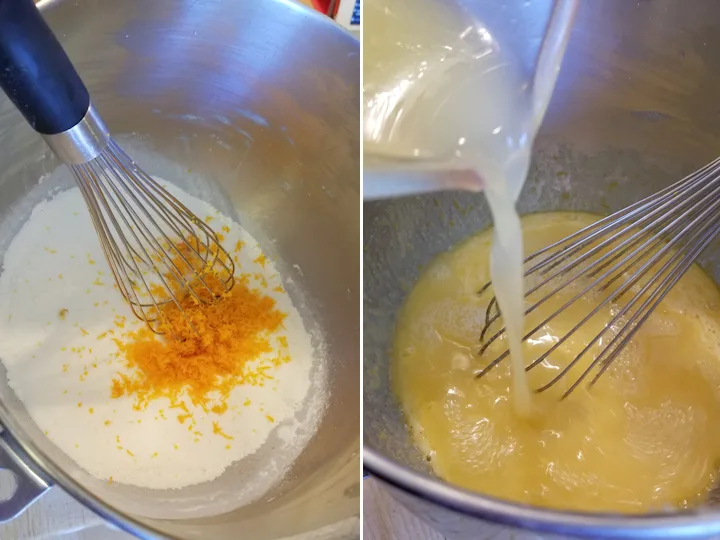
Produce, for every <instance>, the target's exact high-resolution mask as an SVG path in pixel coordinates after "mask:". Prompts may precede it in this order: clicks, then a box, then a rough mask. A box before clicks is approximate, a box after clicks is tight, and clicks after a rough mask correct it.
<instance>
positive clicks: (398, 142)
mask: <svg viewBox="0 0 720 540" xmlns="http://www.w3.org/2000/svg"><path fill="white" fill-rule="evenodd" d="M573 11H574V0H567V1H561V2H559V3H558V5H557V6H556V13H555V15H556V16H555V17H554V19H553V20H554V22H551V24H550V27H549V36H548V37H549V39H546V43H545V46H544V47H543V52H542V54H541V56H540V58H539V60H538V73H537V75H536V77H535V81H534V82H532V84H531V81H529V80H528V77H527V76H526V74H525V73H524V70H523V67H522V66H521V65H520V62H519V61H518V60H517V59H516V58H515V57H514V56H513V55H512V53H510V52H508V51H507V50H506V49H505V48H503V47H500V44H499V43H497V41H496V40H495V38H494V37H493V35H492V34H491V33H490V31H489V30H488V29H487V28H485V27H484V26H483V25H482V24H481V23H479V22H478V21H477V20H475V19H474V18H471V17H470V16H469V15H468V14H467V13H466V12H464V11H463V10H462V9H460V8H459V7H456V6H453V5H452V4H451V3H449V2H441V1H438V0H393V2H388V3H385V1H384V0H367V1H366V3H365V12H364V15H365V28H366V31H365V35H364V45H363V47H364V49H363V50H364V77H365V78H364V88H363V91H364V96H365V107H364V111H363V112H364V134H363V135H364V143H365V154H366V156H369V157H371V158H373V157H375V158H376V157H378V156H380V158H381V159H385V158H392V159H396V160H400V161H401V162H402V163H403V165H401V167H406V166H408V165H407V164H408V163H412V164H413V166H414V167H416V168H417V167H419V168H427V169H444V170H457V171H463V170H473V171H476V172H477V175H478V179H477V181H478V182H481V183H482V186H483V187H484V189H485V193H486V196H487V200H488V203H489V205H490V208H491V211H492V215H493V221H494V224H495V228H494V231H495V232H494V238H493V248H492V262H491V275H492V279H493V285H494V290H495V294H496V297H497V300H498V304H499V306H500V310H501V311H502V314H503V321H504V323H505V326H506V329H507V337H508V343H509V349H510V356H511V359H512V373H513V395H514V399H515V401H516V408H517V411H518V413H520V414H527V413H528V411H529V409H530V401H531V399H530V397H531V396H530V390H529V388H528V385H527V381H526V376H525V369H524V366H525V363H524V360H523V357H522V347H521V340H522V336H523V317H524V299H523V297H524V287H523V244H522V234H521V229H520V219H519V216H518V214H517V212H516V210H515V202H516V200H517V198H518V195H519V193H520V190H521V189H522V186H523V184H524V182H525V177H526V175H527V171H528V166H529V163H530V153H531V150H532V143H533V140H534V137H535V134H536V131H537V128H538V127H539V124H540V121H541V119H542V116H543V114H544V112H545V109H546V108H547V105H548V102H549V99H550V97H551V94H552V89H553V87H554V83H555V78H556V75H557V71H558V69H559V65H560V60H561V58H562V54H563V52H564V49H565V44H566V41H567V30H568V28H569V24H570V22H571V19H572V14H573ZM478 187H479V186H478ZM425 190H427V189H426V188H425V187H424V186H422V185H418V191H425ZM388 191H391V190H388ZM479 332H480V329H478V333H479Z"/></svg>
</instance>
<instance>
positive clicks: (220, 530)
mask: <svg viewBox="0 0 720 540" xmlns="http://www.w3.org/2000/svg"><path fill="white" fill-rule="evenodd" d="M40 6H41V9H42V10H43V12H44V15H45V17H46V19H47V21H48V23H49V24H50V26H51V27H52V28H53V30H54V31H55V32H56V33H57V35H58V37H59V38H60V40H61V42H62V43H63V45H64V46H65V48H66V50H67V52H68V55H69V56H70V58H71V59H72V60H73V62H74V63H75V65H76V67H77V69H78V71H79V73H80V75H81V76H82V77H83V79H84V80H85V82H86V84H87V86H88V88H89V90H90V93H91V95H92V97H93V103H94V104H95V106H96V108H97V109H98V110H99V112H100V113H101V115H102V116H103V118H104V119H105V121H106V122H107V124H108V126H109V127H110V129H111V131H112V132H113V133H114V134H116V135H118V139H119V140H120V141H121V142H124V143H125V144H126V145H127V150H128V151H129V153H130V154H131V155H132V156H133V158H135V159H136V160H137V161H138V163H139V164H140V165H141V166H142V167H144V168H145V169H146V170H147V171H148V172H149V173H150V174H156V175H159V176H162V177H164V178H166V179H167V180H170V181H176V182H177V183H179V184H180V185H181V186H182V187H184V188H185V189H186V190H188V191H190V192H191V193H194V194H197V195H200V196H201V197H202V198H205V199H206V200H208V201H209V202H211V203H212V204H214V205H215V206H216V207H217V208H219V209H220V210H222V211H224V212H226V213H229V214H231V215H234V216H236V217H238V218H239V220H240V222H241V223H242V224H243V226H244V227H245V228H246V229H248V230H249V232H250V233H251V234H253V235H254V236H255V237H256V238H257V239H258V240H259V241H260V242H261V244H262V245H263V248H264V250H265V251H266V253H268V255H269V256H270V257H271V258H272V259H274V260H276V261H277V262H278V267H279V269H280V271H281V272H282V274H283V275H284V276H286V278H287V279H288V287H289V292H290V294H291V296H293V298H294V301H295V303H296V305H298V306H299V309H300V311H301V314H302V316H303V318H304V320H305V322H306V325H308V326H309V327H310V329H311V331H312V333H313V335H314V336H316V338H317V339H316V345H317V346H318V347H322V349H323V351H324V354H325V356H326V387H327V389H328V398H327V407H326V411H325V412H324V413H323V417H322V419H321V422H320V427H319V429H318V431H317V433H316V434H315V436H314V437H313V438H312V439H311V440H310V442H309V444H308V445H307V447H306V448H305V450H304V451H303V452H302V453H301V454H300V456H299V457H298V458H297V460H296V461H295V462H294V464H293V465H292V467H291V469H290V471H289V472H288V473H287V474H286V475H285V477H284V480H283V481H282V482H280V484H279V485H276V486H275V487H273V488H271V490H270V491H269V492H267V493H265V494H264V495H262V496H260V498H259V499H257V500H256V501H255V502H253V503H251V504H249V505H246V506H243V507H242V508H240V509H233V508H234V506H233V501H232V498H233V497H232V494H233V493H234V492H236V491H238V490H240V489H242V487H243V485H244V478H245V477H244V476H243V474H244V473H243V471H247V470H249V468H250V467H255V468H261V467H263V464H264V463H265V462H264V461H263V460H264V459H265V457H266V454H267V453H272V451H273V448H271V447H269V446H268V447H264V448H263V449H262V451H260V452H258V453H256V454H255V455H254V456H252V457H250V458H247V460H243V461H241V462H240V463H239V464H236V465H234V466H233V467H231V468H230V469H229V470H228V471H226V473H225V474H223V475H222V476H221V477H220V478H218V479H217V480H214V481H212V482H209V483H206V484H201V485H199V486H192V487H190V488H186V489H184V490H179V491H178V492H173V493H169V492H152V490H143V489H135V488H129V487H127V486H117V487H113V486H108V484H107V483H105V482H100V481H98V480H96V479H94V478H92V477H90V476H89V475H88V474H87V473H85V472H84V471H83V470H82V469H80V468H79V467H78V466H77V465H75V464H74V463H73V462H72V461H71V460H70V459H69V458H68V457H67V456H66V455H64V454H63V453H62V452H61V451H59V450H58V449H57V448H56V447H55V446H54V445H53V444H52V443H51V442H50V441H49V440H48V439H47V438H46V437H45V436H44V435H43V434H42V433H40V431H39V429H38V428H37V427H36V426H35V425H34V423H32V421H31V420H30V419H29V416H28V414H27V412H26V411H25V410H24V408H23V406H22V404H21V403H20V401H19V400H18V399H17V398H16V396H15V395H14V393H13V392H12V390H11V389H10V388H9V387H8V386H7V383H6V381H5V376H4V375H3V373H2V372H0V420H1V421H2V424H3V426H4V427H5V428H6V430H7V431H6V434H5V436H7V434H8V433H9V435H10V442H11V445H12V446H13V447H14V448H15V450H16V451H17V452H19V453H20V454H21V455H22V459H24V460H26V461H27V462H28V463H29V464H30V466H31V468H33V469H34V470H36V471H37V472H38V474H39V475H41V476H43V477H45V478H47V479H48V480H50V481H51V482H57V483H58V484H60V485H61V486H62V487H63V488H64V489H66V490H67V491H68V492H69V493H71V494H72V495H73V496H75V497H76V498H78V499H79V500H80V501H81V502H83V503H84V504H87V505H88V506H89V507H90V508H92V509H93V510H95V511H96V512H98V513H99V514H101V515H102V516H104V517H106V518H108V519H110V520H112V521H114V522H115V523H116V524H117V525H118V526H120V527H122V528H124V529H126V530H128V531H131V532H134V533H136V534H139V535H144V536H146V537H148V538H149V537H155V536H158V537H159V536H168V537H173V538H188V539H190V538H237V537H238V536H239V535H241V536H242V537H243V538H248V539H268V540H269V539H276V538H288V537H293V538H315V537H316V535H319V536H320V537H322V538H354V537H356V536H357V515H358V513H359V418H360V411H359V402H360V396H359V353H358V350H359V294H360V291H359V223H360V216H359V214H360V210H359V111H358V103H359V92H360V86H359V43H358V42H357V40H356V39H355V38H353V37H352V36H351V35H350V34H349V33H347V32H345V31H344V30H342V29H341V28H340V27H338V26H336V25H335V24H334V23H332V22H331V21H330V20H328V19H327V18H325V17H323V16H321V15H320V14H317V13H314V12H312V11H311V10H309V9H306V8H304V7H302V6H300V5H299V4H296V3H294V2H292V1H291V0H270V1H267V2H236V1H230V0H187V1H184V0H153V1H152V2H146V1H144V0H123V1H122V2H116V1H113V0H93V1H90V0H80V1H77V2H70V1H63V0H55V1H47V2H41V3H40ZM57 167H58V162H57V160H56V159H55V158H54V157H53V156H52V155H51V154H50V152H49V151H48V150H47V148H46V147H45V146H44V143H43V141H42V140H41V139H40V137H39V136H38V135H37V134H35V133H34V132H32V130H31V129H30V128H29V127H28V126H27V125H25V123H24V121H23V120H22V118H21V117H20V115H19V114H18V113H17V112H16V111H15V110H14V109H13V108H12V106H11V105H10V104H9V102H8V101H7V100H6V99H5V98H4V96H3V98H2V99H0V225H1V227H0V228H2V229H3V230H4V231H5V232H6V233H7V232H10V233H12V232H13V231H14V230H15V231H16V230H17V229H18V228H19V227H20V226H21V225H22V222H23V221H24V220H25V219H26V218H27V210H28V209H29V208H30V206H28V205H32V204H33V203H35V202H38V201H40V200H42V199H44V198H47V197H48V196H49V194H50V193H52V192H53V191H54V190H56V189H63V188H66V187H69V186H71V185H72V183H71V181H70V180H69V175H67V174H63V173H62V172H60V173H58V172H56V168H57ZM41 178H42V182H40V179H41ZM8 240H9V238H8V237H4V238H2V239H0V247H1V248H2V249H4V248H5V247H6V246H7V241H8ZM2 249H0V261H1V257H2V254H1V252H2ZM0 371H1V370H0ZM15 443H17V444H15ZM200 506H204V507H205V509H208V508H210V509H212V513H213V514H218V513H222V515H215V516H213V517H208V516H205V515H204V514H207V513H208V512H207V511H205V510H203V511H202V512H196V511H195V510H197V508H199V507H200ZM172 507H175V509H176V510H178V511H177V512H176V514H177V515H176V517H178V518H188V519H173V520H168V519H157V515H164V514H166V513H167V511H168V509H170V508H172ZM231 510H232V511H231ZM143 516H144V517H143ZM153 516H155V517H153ZM191 517H192V518H193V519H189V518H191Z"/></svg>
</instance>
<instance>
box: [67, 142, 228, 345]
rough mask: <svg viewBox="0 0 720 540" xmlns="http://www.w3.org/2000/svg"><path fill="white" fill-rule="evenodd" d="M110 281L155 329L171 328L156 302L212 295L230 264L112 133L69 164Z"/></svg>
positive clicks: (199, 223) (221, 288)
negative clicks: (85, 157) (90, 154)
mask: <svg viewBox="0 0 720 540" xmlns="http://www.w3.org/2000/svg"><path fill="white" fill-rule="evenodd" d="M70 168H71V170H72V172H73V173H74V175H75V178H76V180H77V184H78V186H79V187H80V190H81V193H82V194H83V197H84V198H85V202H86V204H87V207H88V210H89V212H90V217H91V220H92V223H93V226H94V227H95V229H96V231H97V233H98V237H99V239H100V243H101V246H102V249H103V253H104V254H105V257H106V259H107V262H108V264H109V266H110V270H111V272H112V274H113V277H114V278H115V281H116V284H117V288H118V290H119V291H120V293H121V294H122V295H123V296H124V297H125V299H126V300H127V301H128V303H129V304H130V306H131V308H132V310H133V313H134V314H135V315H136V316H137V317H138V318H140V319H141V320H143V321H145V322H146V323H147V324H148V326H149V327H150V328H151V329H152V330H153V331H154V332H156V333H165V332H166V331H169V332H171V333H172V334H175V331H174V329H173V328H172V327H168V325H167V324H165V322H166V321H165V320H164V315H163V310H162V308H163V306H165V305H166V304H168V303H172V304H174V305H175V306H176V307H177V308H178V309H179V310H180V312H181V313H182V314H183V317H184V320H185V322H186V323H187V324H188V325H189V326H190V328H192V329H193V330H196V328H195V326H194V325H193V323H192V321H191V320H190V319H189V318H188V317H187V315H186V314H185V311H184V310H183V299H184V298H190V299H192V300H193V302H194V303H196V304H202V303H209V302H214V301H216V300H217V299H219V298H221V297H222V296H224V295H225V294H227V293H228V292H229V291H230V290H231V289H232V287H233V285H234V274H235V264H234V262H233V260H232V258H231V257H230V255H229V254H228V253H227V251H225V249H224V248H223V247H222V245H221V243H220V240H219V239H218V236H217V234H216V233H215V232H214V231H213V230H212V228H211V227H210V226H209V225H207V224H206V223H205V222H204V221H203V220H201V219H200V218H199V217H197V216H196V215H195V214H193V213H192V212H191V211H190V210H189V209H188V208H187V207H186V206H185V205H184V204H182V203H181V202H180V201H179V200H178V199H177V198H175V197H173V196H172V195H171V194H170V193H169V192H168V191H167V190H165V189H164V188H163V187H162V186H160V185H159V184H158V183H157V182H156V181H155V180H154V179H153V178H151V177H150V176H149V175H147V174H146V173H145V172H143V171H142V170H141V169H140V168H139V167H137V165H136V164H135V163H134V162H133V161H132V160H131V159H130V158H129V157H128V156H127V155H126V154H125V152H124V151H123V150H122V149H121V148H120V147H119V146H118V145H117V144H116V143H115V142H114V141H112V139H111V140H110V141H109V142H108V145H107V148H106V149H105V151H103V152H102V153H100V155H98V156H97V157H96V158H95V159H93V160H91V161H88V162H86V163H82V164H72V165H70Z"/></svg>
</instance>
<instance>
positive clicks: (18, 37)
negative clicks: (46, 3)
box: [0, 0, 90, 135]
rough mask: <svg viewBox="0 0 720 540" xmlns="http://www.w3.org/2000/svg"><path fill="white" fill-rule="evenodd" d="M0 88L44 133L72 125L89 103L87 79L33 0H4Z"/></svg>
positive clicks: (1, 5) (0, 26)
mask: <svg viewBox="0 0 720 540" xmlns="http://www.w3.org/2000/svg"><path fill="white" fill-rule="evenodd" d="M0 87H2V89H3V90H4V91H5V93H6V94H7V96H8V98H10V101H12V102H13V103H14V104H15V106H16V107H17V108H18V109H19V110H20V112H21V113H22V115H23V116H24V117H25V119H26V120H27V121H28V123H29V124H30V126H32V128H33V129H34V130H35V131H37V132H38V133H41V134H43V135H55V134H58V133H62V132H64V131H67V130H68V129H70V128H72V127H73V126H75V125H76V124H77V123H78V122H80V120H82V118H83V116H85V113H86V112H87V110H88V107H89V105H90V95H89V94H88V91H87V88H85V84H83V82H82V80H81V79H80V76H79V75H78V74H77V72H76V71H75V68H74V67H73V65H72V63H71V62H70V59H69V58H68V57H67V54H65V51H64V50H63V48H62V46H61V45H60V42H59V41H58V40H57V38H56V37H55V34H53V32H52V30H50V27H49V26H48V25H47V23H46V22H45V20H44V19H43V17H42V15H41V14H40V11H39V10H38V9H37V8H36V7H35V4H34V3H33V1H32V0H0Z"/></svg>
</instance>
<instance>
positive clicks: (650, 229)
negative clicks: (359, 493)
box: [362, 0, 720, 540]
mask: <svg viewBox="0 0 720 540" xmlns="http://www.w3.org/2000/svg"><path fill="white" fill-rule="evenodd" d="M363 10H364V12H363V40H362V46H363V55H364V56H363V83H362V84H363V101H362V114H363V128H362V131H363V133H362V135H363V148H364V149H363V430H364V434H363V437H364V451H363V452H364V453H363V464H364V471H365V478H364V480H363V503H364V506H363V520H364V522H363V523H364V525H363V531H364V538H365V540H392V539H404V538H412V539H416V540H443V539H447V540H475V539H503V540H505V539H507V540H509V539H523V540H524V539H538V538H542V539H546V538H547V539H559V538H658V539H659V538H680V537H682V538H718V537H720V508H718V504H717V502H718V501H719V500H720V481H719V480H718V478H719V477H720V474H719V473H720V429H718V425H720V291H719V290H718V287H717V285H716V282H717V280H718V279H720V244H719V243H718V241H717V239H716V236H717V233H718V231H720V159H717V155H718V148H720V145H719V144H718V143H719V142H720V120H719V119H718V112H717V111H718V108H717V106H716V102H717V101H716V97H717V96H718V95H719V92H720V63H719V62H718V61H717V58H718V57H720V56H719V55H720V41H719V40H718V39H717V36H718V35H720V33H719V32H718V29H720V28H718V27H717V25H716V24H714V23H713V22H712V21H719V20H720V4H718V3H717V2H713V1H712V0H698V1H696V2H693V3H691V4H690V3H680V2H677V1H673V0H656V1H653V2H627V1H625V0H606V1H603V2H590V1H586V0H555V1H552V0H517V1H514V0H503V1H489V0H394V1H392V2H390V1H388V0H364V4H363Z"/></svg>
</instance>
